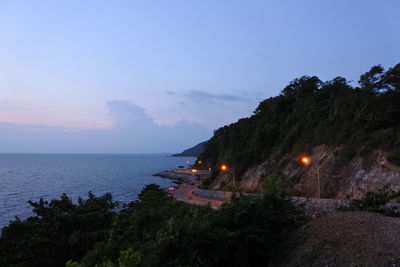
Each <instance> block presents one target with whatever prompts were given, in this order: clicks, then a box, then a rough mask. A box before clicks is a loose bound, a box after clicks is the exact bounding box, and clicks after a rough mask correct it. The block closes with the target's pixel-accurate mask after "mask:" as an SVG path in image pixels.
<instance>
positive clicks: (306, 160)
mask: <svg viewBox="0 0 400 267" xmlns="http://www.w3.org/2000/svg"><path fill="white" fill-rule="evenodd" d="M300 162H301V163H302V164H303V165H306V166H307V165H309V164H311V162H312V159H311V158H310V157H307V156H302V157H301V158H300ZM319 168H321V166H319V167H318V168H317V187H318V188H317V189H318V198H321V186H320V180H319Z"/></svg>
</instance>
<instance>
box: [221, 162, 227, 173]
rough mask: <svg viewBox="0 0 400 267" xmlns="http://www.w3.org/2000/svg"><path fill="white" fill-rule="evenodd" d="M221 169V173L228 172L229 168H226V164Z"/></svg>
mask: <svg viewBox="0 0 400 267" xmlns="http://www.w3.org/2000/svg"><path fill="white" fill-rule="evenodd" d="M220 169H221V171H223V172H226V171H227V170H228V166H226V165H225V164H222V165H221V167H220Z"/></svg>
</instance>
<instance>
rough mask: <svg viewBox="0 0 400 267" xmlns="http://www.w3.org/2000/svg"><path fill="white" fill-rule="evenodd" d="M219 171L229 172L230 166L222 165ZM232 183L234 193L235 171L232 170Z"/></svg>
mask: <svg viewBox="0 0 400 267" xmlns="http://www.w3.org/2000/svg"><path fill="white" fill-rule="evenodd" d="M219 169H220V170H221V171H223V172H227V171H228V170H229V167H228V165H226V164H222V165H221V166H220V167H219ZM232 180H233V181H232V182H233V186H232V192H233V191H234V190H235V191H236V183H235V169H233V170H232Z"/></svg>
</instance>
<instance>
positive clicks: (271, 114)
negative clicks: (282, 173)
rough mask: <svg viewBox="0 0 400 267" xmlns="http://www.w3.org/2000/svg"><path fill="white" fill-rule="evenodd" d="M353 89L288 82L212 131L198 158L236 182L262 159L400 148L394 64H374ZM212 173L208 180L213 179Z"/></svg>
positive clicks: (306, 80) (342, 82)
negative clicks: (320, 150)
mask: <svg viewBox="0 0 400 267" xmlns="http://www.w3.org/2000/svg"><path fill="white" fill-rule="evenodd" d="M358 84H359V86H353V85H352V83H351V82H350V81H348V80H346V79H345V78H343V77H336V78H334V79H333V80H331V81H325V82H323V81H321V80H320V79H319V78H318V77H315V76H312V77H310V76H302V77H300V78H298V79H295V80H293V81H292V82H290V84H289V85H287V86H286V87H285V88H284V89H283V90H282V91H281V93H280V95H278V96H276V97H271V98H268V99H266V100H264V101H262V102H261V103H260V104H259V106H258V107H257V108H256V109H255V111H254V115H253V116H251V117H249V118H244V119H240V120H239V121H238V122H236V123H233V124H231V125H229V126H225V127H222V128H220V129H218V130H217V131H215V133H214V136H213V137H212V138H211V139H210V140H209V141H208V143H207V146H206V149H205V151H204V152H203V153H202V154H201V155H200V157H199V159H201V160H203V161H205V162H206V163H207V164H208V166H209V167H214V169H215V170H218V165H219V164H221V163H227V164H229V165H230V166H231V169H232V168H233V169H234V170H235V172H236V174H237V176H238V178H239V179H240V175H241V174H243V173H244V172H245V171H246V170H247V169H248V168H249V167H251V166H254V165H255V164H258V163H260V162H262V161H264V160H266V159H268V158H271V159H277V158H279V157H282V156H284V155H286V154H288V153H295V152H299V153H300V152H304V151H307V150H311V149H312V148H313V147H315V146H317V145H321V144H324V145H332V146H344V147H365V148H368V149H377V148H379V149H382V150H384V151H387V152H391V160H393V161H398V159H399V157H398V154H399V153H398V152H399V151H398V149H400V64H397V65H396V66H394V67H392V68H389V69H388V70H386V71H385V70H384V69H383V67H381V66H379V65H378V66H374V67H372V68H371V69H370V70H369V71H368V72H366V73H365V74H363V75H361V77H360V80H359V81H358ZM217 174H218V173H217V171H216V172H214V176H213V177H216V176H217Z"/></svg>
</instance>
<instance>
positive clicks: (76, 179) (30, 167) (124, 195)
mask: <svg viewBox="0 0 400 267" xmlns="http://www.w3.org/2000/svg"><path fill="white" fill-rule="evenodd" d="M194 160H195V158H186V157H182V158H174V157H169V156H167V155H165V154H124V155H122V154H121V155H115V154H87V155H83V154H0V228H1V227H3V226H5V225H7V224H8V222H9V221H10V220H12V219H14V218H15V216H18V217H20V218H21V219H24V218H26V217H28V216H29V215H31V214H32V213H31V208H30V207H29V204H27V201H28V200H33V201H37V200H39V199H40V198H43V199H45V200H51V199H55V198H59V196H60V195H61V194H62V193H66V194H67V195H68V196H70V197H72V199H73V200H74V201H76V199H77V198H78V197H79V196H82V197H86V196H87V193H88V191H92V192H93V193H94V194H95V195H102V194H104V193H106V192H111V193H112V195H113V197H114V200H118V201H121V202H122V203H127V202H129V201H132V200H135V199H136V198H137V195H138V193H139V192H140V190H141V189H142V188H143V186H144V185H146V184H150V183H157V184H159V185H160V186H162V187H167V186H170V185H171V184H172V183H171V181H170V180H168V179H163V178H159V177H154V176H152V174H154V173H157V172H159V171H162V170H166V169H172V168H176V167H177V166H178V165H185V166H186V165H187V162H190V164H192V163H193V162H194Z"/></svg>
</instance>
